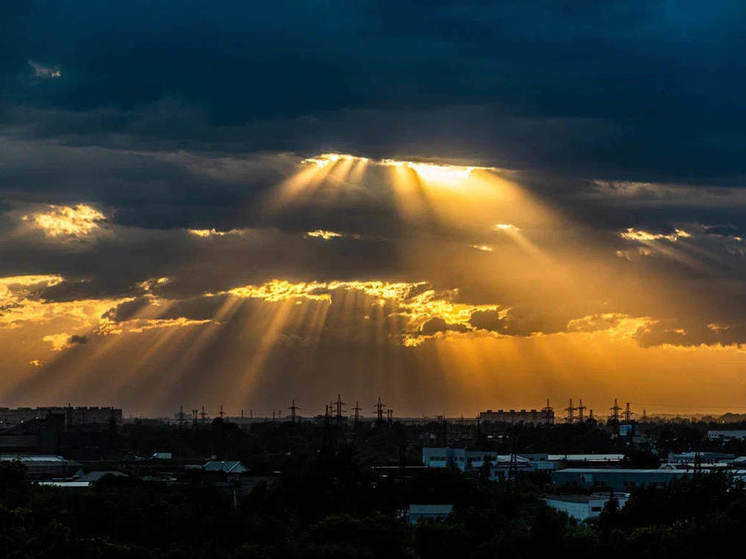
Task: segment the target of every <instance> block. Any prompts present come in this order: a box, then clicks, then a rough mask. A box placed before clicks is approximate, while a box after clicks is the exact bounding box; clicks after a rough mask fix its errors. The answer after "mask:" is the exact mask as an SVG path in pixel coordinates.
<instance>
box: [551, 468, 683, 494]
mask: <svg viewBox="0 0 746 559" xmlns="http://www.w3.org/2000/svg"><path fill="white" fill-rule="evenodd" d="M688 473H689V472H687V470H681V469H676V470H673V469H663V468H661V469H645V470H643V469H626V468H565V469H562V470H555V471H553V472H552V483H553V484H554V485H555V486H556V487H560V486H563V485H576V486H578V487H582V488H585V489H594V490H596V489H597V490H603V489H612V490H614V491H629V490H631V489H632V488H634V487H637V486H642V485H655V486H660V485H666V484H668V483H670V482H671V481H672V480H674V479H679V478H682V477H684V476H685V475H687V474H688Z"/></svg>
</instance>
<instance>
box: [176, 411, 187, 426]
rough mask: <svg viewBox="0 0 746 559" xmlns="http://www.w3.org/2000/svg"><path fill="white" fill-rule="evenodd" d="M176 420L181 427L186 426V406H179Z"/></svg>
mask: <svg viewBox="0 0 746 559" xmlns="http://www.w3.org/2000/svg"><path fill="white" fill-rule="evenodd" d="M176 422H177V423H178V424H179V429H182V428H183V427H184V424H185V423H186V415H184V406H179V413H177V414H176Z"/></svg>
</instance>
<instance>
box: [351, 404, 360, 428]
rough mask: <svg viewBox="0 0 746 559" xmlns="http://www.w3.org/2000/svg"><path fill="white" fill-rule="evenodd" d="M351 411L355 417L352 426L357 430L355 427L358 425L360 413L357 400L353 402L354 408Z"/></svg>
mask: <svg viewBox="0 0 746 559" xmlns="http://www.w3.org/2000/svg"><path fill="white" fill-rule="evenodd" d="M352 411H354V412H355V415H354V426H355V428H356V429H357V427H358V426H359V425H360V411H361V408H360V402H358V401H357V400H355V407H354V408H352Z"/></svg>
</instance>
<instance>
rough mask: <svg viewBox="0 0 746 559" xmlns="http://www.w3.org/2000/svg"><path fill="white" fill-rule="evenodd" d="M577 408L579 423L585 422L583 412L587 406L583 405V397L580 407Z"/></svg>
mask: <svg viewBox="0 0 746 559" xmlns="http://www.w3.org/2000/svg"><path fill="white" fill-rule="evenodd" d="M575 409H576V410H578V423H583V412H584V411H585V406H584V405H583V400H582V399H581V400H580V403H579V404H578V407H577V408H575Z"/></svg>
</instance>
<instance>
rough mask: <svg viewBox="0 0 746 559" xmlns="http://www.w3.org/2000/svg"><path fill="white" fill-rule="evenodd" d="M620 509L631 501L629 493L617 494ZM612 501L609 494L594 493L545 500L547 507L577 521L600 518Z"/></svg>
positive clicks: (550, 497)
mask: <svg viewBox="0 0 746 559" xmlns="http://www.w3.org/2000/svg"><path fill="white" fill-rule="evenodd" d="M614 498H615V499H616V500H617V502H618V503H619V508H620V509H621V508H624V505H626V504H627V500H628V499H629V494H628V493H619V494H615V495H614ZM610 499H611V495H610V494H609V493H594V494H592V495H550V496H548V497H545V498H544V501H545V502H546V504H547V505H549V506H550V507H552V508H553V509H555V510H558V511H560V512H564V513H567V514H568V515H569V516H570V517H572V518H574V519H576V520H580V521H583V520H588V519H590V518H596V517H598V516H599V515H600V514H601V513H602V512H603V510H604V507H605V506H606V503H608V502H609V500H610Z"/></svg>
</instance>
